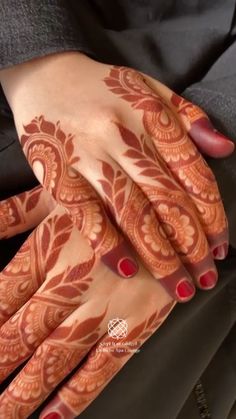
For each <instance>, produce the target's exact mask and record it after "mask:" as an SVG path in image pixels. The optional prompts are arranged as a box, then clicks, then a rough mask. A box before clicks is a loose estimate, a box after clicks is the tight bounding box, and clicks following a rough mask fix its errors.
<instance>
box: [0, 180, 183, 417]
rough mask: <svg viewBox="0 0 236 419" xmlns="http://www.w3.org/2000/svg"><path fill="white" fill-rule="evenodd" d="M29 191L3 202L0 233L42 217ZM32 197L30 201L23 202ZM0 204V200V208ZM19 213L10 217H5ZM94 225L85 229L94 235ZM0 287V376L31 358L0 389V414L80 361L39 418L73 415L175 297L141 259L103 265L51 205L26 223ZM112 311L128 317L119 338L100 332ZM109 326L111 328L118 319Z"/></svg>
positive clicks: (39, 398)
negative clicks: (136, 264) (126, 265)
mask: <svg viewBox="0 0 236 419" xmlns="http://www.w3.org/2000/svg"><path fill="white" fill-rule="evenodd" d="M38 193H39V189H38V188H36V189H35V190H33V191H31V192H28V193H25V194H21V195H19V196H17V197H14V198H11V201H8V203H9V206H8V208H9V217H8V218H7V217H6V210H5V224H4V225H5V231H4V235H5V237H10V236H12V235H13V234H14V229H15V232H20V231H23V230H26V229H27V227H28V226H29V224H28V220H29V219H30V220H31V221H30V226H32V222H33V219H34V222H35V223H37V222H38V220H39V219H40V218H44V216H45V208H44V206H42V201H43V200H44V199H45V202H47V200H48V196H47V193H46V194H44V192H43V191H42V195H41V196H39V197H38V199H36V200H35V195H36V194H38ZM33 200H34V203H35V202H36V201H37V204H36V205H30V204H29V203H30V202H31V203H32V201H33ZM12 201H14V205H12V208H13V207H14V208H15V212H14V211H13V210H11V209H10V204H12ZM22 202H23V205H22ZM26 203H28V205H27V204H26ZM50 205H52V203H51V204H50ZM3 206H4V207H6V201H3V202H1V204H0V212H1V209H2V208H3ZM18 215H19V217H18V220H19V221H18V223H19V224H17V223H16V221H15V222H13V223H12V221H13V219H14V218H15V219H16V218H17V216H18ZM27 215H29V217H27ZM20 217H21V220H20ZM7 219H8V221H9V225H7V222H6V220H7ZM100 222H102V221H100ZM13 224H14V226H13ZM97 226H98V224H95V225H93V226H92V227H91V231H93V233H94V234H98V233H95V232H98V229H97ZM2 230H3V229H2ZM2 234H3V233H2ZM0 294H1V306H0V325H1V327H0V381H1V382H2V381H4V379H5V378H6V377H7V376H8V375H9V374H10V373H11V372H12V371H14V370H15V368H17V366H19V365H21V364H22V362H24V361H26V360H28V359H29V358H30V357H31V358H30V359H29V360H28V362H27V363H26V365H25V366H24V368H23V369H22V370H21V371H20V372H19V373H18V375H17V376H16V378H15V379H14V380H12V382H11V384H10V385H9V386H8V387H7V389H6V390H5V391H4V392H3V393H2V394H1V396H0V417H4V418H6V419H13V418H14V419H23V418H26V417H28V416H29V415H30V414H31V413H32V412H33V411H34V410H35V409H36V408H37V407H38V406H39V405H40V404H41V403H42V402H43V400H45V399H46V398H47V397H48V395H49V394H50V393H51V392H52V391H53V389H55V387H56V386H57V385H58V384H59V383H60V382H61V380H63V379H64V377H66V376H67V375H68V374H69V373H70V372H71V371H72V370H74V368H76V367H77V366H78V364H79V363H80V362H81V361H82V364H81V366H80V368H79V369H78V370H77V371H76V372H74V375H73V376H72V377H71V378H70V379H69V380H68V381H67V382H66V383H65V384H63V386H61V387H60V389H59V390H58V392H57V394H56V396H55V397H54V399H53V400H52V401H51V402H50V404H49V405H48V406H47V407H46V409H44V411H43V412H42V414H41V417H45V416H47V415H48V414H50V413H51V412H56V413H57V414H59V417H61V418H67V419H68V418H73V417H75V416H77V415H78V414H80V413H81V412H82V411H83V410H84V409H85V408H86V407H87V406H88V404H90V403H91V402H92V400H94V398H96V397H97V395H98V394H99V393H100V392H101V391H102V390H103V388H104V387H105V386H106V385H107V384H108V383H109V381H110V380H111V379H112V377H113V376H114V375H115V374H117V372H118V371H119V370H120V369H121V368H122V367H123V366H124V364H125V363H126V362H127V361H128V360H129V359H130V357H131V356H132V355H133V354H134V353H135V351H136V350H137V349H138V348H140V346H141V345H142V344H143V343H144V342H145V340H147V339H148V337H149V336H151V334H152V333H154V332H155V331H156V330H157V329H158V327H159V326H160V325H161V324H162V322H163V321H164V320H165V318H166V317H167V315H168V314H169V313H170V311H171V310H172V309H173V307H174V305H175V302H174V301H173V299H171V297H170V296H169V294H168V293H167V292H166V291H165V289H164V288H163V287H162V286H161V284H160V283H159V282H157V281H155V280H154V278H153V277H152V276H151V275H150V274H149V273H148V271H147V270H145V269H144V267H143V266H142V264H141V262H140V269H139V272H138V274H137V275H136V276H135V277H134V278H123V279H121V278H120V277H119V276H118V275H117V274H115V273H113V272H111V271H110V269H109V268H108V267H106V265H105V264H104V263H103V262H102V260H101V258H100V257H98V256H97V255H96V252H95V250H94V248H92V246H91V245H89V244H88V242H87V241H86V239H85V238H83V236H82V235H81V233H80V231H79V229H78V228H77V226H76V225H75V224H74V222H73V219H72V217H71V216H70V215H69V214H68V213H67V212H66V211H65V210H64V209H63V208H62V207H60V206H55V208H54V209H53V210H52V212H51V213H50V214H49V215H48V216H47V217H46V218H44V220H43V221H42V222H41V224H40V225H39V226H38V227H36V228H35V230H34V231H33V232H32V233H31V235H30V236H29V238H28V239H27V241H26V242H25V243H24V245H23V246H22V248H21V249H20V250H19V252H18V253H17V255H16V256H15V257H14V259H13V260H12V261H11V262H10V263H9V265H8V266H7V267H6V268H5V269H4V271H3V272H2V273H1V275H0ZM113 319H121V320H125V321H126V322H127V325H128V332H127V335H125V336H123V337H121V338H119V339H118V340H117V339H115V338H114V337H112V336H110V335H109V334H108V323H109V322H111V321H113ZM113 330H115V331H116V330H117V332H118V331H119V324H118V326H117V320H116V321H115V325H114V326H113ZM9 348H10V350H9ZM107 348H108V349H107ZM86 355H88V358H86V359H84V358H85V356H86Z"/></svg>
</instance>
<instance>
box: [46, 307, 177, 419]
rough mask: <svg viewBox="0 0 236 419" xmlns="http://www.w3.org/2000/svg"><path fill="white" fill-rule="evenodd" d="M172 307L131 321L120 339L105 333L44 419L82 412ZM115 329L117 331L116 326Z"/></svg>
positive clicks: (52, 402)
mask: <svg viewBox="0 0 236 419" xmlns="http://www.w3.org/2000/svg"><path fill="white" fill-rule="evenodd" d="M172 308H173V303H167V304H166V305H165V306H164V307H163V308H162V309H161V310H160V311H159V310H157V311H154V312H153V313H151V314H150V315H149V316H148V317H147V318H146V319H145V320H144V321H143V322H141V323H139V324H138V325H137V324H132V323H134V322H132V323H131V322H128V326H129V329H130V331H129V333H128V334H127V336H126V337H123V338H120V339H119V340H115V339H114V338H112V337H111V336H108V335H105V336H104V337H103V338H102V339H101V340H100V341H99V342H98V343H97V344H96V345H95V347H94V348H93V349H92V351H91V352H90V353H89V356H88V358H87V360H86V361H85V362H84V364H83V365H82V366H81V367H80V368H79V369H78V371H77V372H75V374H74V375H73V376H72V377H71V378H70V379H69V380H68V382H67V383H66V384H64V385H63V386H62V388H61V389H60V390H59V391H58V392H57V395H56V396H55V397H54V398H53V400H52V401H51V402H50V403H49V404H48V405H47V407H46V408H45V409H44V410H43V411H42V412H41V414H40V419H47V418H49V417H50V414H52V413H54V414H55V417H56V414H58V417H60V418H61V417H62V418H67V419H73V418H75V417H77V416H78V415H80V414H81V413H82V412H83V411H84V410H85V409H86V407H87V406H88V405H89V404H90V403H91V402H92V401H93V400H95V399H96V397H97V396H98V395H99V394H100V393H101V392H102V390H103V389H104V388H105V387H106V386H107V385H108V383H109V382H110V381H111V380H112V378H113V377H114V376H115V375H116V374H117V373H118V372H119V371H120V370H121V368H122V367H123V366H124V365H125V364H126V363H127V362H128V360H129V359H130V358H131V357H132V356H133V354H134V353H135V352H136V351H137V350H139V348H140V347H141V346H142V345H143V344H144V342H145V341H146V340H147V339H148V338H149V337H150V336H151V335H152V334H153V333H154V332H155V331H156V330H157V329H158V328H159V327H160V325H161V324H162V323H163V321H164V320H165V319H166V317H167V315H168V314H169V313H170V311H171V310H172ZM130 323H131V324H130ZM118 327H119V324H118ZM114 328H115V326H114ZM113 332H116V330H115V329H113ZM114 335H115V333H114Z"/></svg>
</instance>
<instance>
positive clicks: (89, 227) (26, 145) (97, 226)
mask: <svg viewBox="0 0 236 419" xmlns="http://www.w3.org/2000/svg"><path fill="white" fill-rule="evenodd" d="M24 131H25V134H24V135H22V136H21V144H22V146H23V150H24V152H25V155H26V157H27V159H28V161H29V163H30V165H31V167H32V168H33V170H34V171H35V174H36V176H37V177H38V179H39V181H40V182H41V183H42V184H43V186H44V188H45V189H46V190H48V191H49V192H50V193H51V194H52V195H53V197H54V199H55V200H56V202H58V203H59V204H60V205H62V206H63V207H64V208H66V209H67V211H68V212H69V214H70V215H71V216H72V218H73V222H74V223H75V225H76V226H77V228H78V229H79V231H80V232H81V234H82V235H83V237H85V238H86V239H87V240H88V242H89V244H90V245H91V246H92V248H93V249H94V251H95V253H96V255H97V257H99V258H100V257H102V258H103V261H104V263H105V264H107V266H109V268H110V269H111V270H113V271H115V272H116V273H117V274H118V275H121V276H123V277H132V276H134V275H135V274H136V273H137V271H138V266H137V263H136V261H135V260H134V257H133V256H132V254H131V252H130V250H129V248H128V246H127V245H126V243H125V242H124V240H123V238H122V237H121V236H120V234H119V233H118V232H117V230H116V229H115V228H114V226H113V225H112V224H111V222H110V221H109V219H108V217H107V215H106V212H105V209H104V207H103V204H102V202H101V200H100V199H99V197H98V195H97V193H96V192H95V190H94V189H93V187H92V186H91V185H90V184H89V182H88V181H87V180H86V179H85V178H84V177H83V176H82V175H81V174H80V173H79V172H78V170H76V165H77V163H78V162H79V160H80V157H79V156H77V155H75V153H74V136H73V135H72V134H68V135H66V134H65V133H64V131H62V129H61V126H60V122H59V121H58V122H57V123H56V124H54V123H52V122H49V121H46V120H45V119H44V117H43V116H40V117H39V118H35V119H33V120H32V121H31V123H30V124H28V125H26V126H24ZM118 253H119V255H120V258H119V260H117V258H115V257H112V255H115V254H118Z"/></svg>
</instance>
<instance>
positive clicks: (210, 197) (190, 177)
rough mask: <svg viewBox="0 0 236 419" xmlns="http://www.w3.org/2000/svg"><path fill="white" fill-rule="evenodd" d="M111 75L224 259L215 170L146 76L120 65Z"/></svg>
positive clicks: (224, 236) (224, 222)
mask: <svg viewBox="0 0 236 419" xmlns="http://www.w3.org/2000/svg"><path fill="white" fill-rule="evenodd" d="M111 74H112V77H111V78H115V79H116V83H118V82H119V83H120V85H121V87H122V89H123V91H122V92H124V91H125V89H126V91H127V92H129V95H128V98H127V96H126V95H125V94H123V93H122V95H121V96H122V98H123V99H124V100H128V101H129V103H132V107H133V108H135V109H136V110H137V111H138V110H140V111H141V112H142V124H143V127H144V128H145V131H146V134H148V135H149V137H151V138H152V140H153V142H154V144H155V146H156V149H157V152H158V155H160V156H161V158H162V159H163V160H164V161H165V163H166V165H167V166H168V168H169V169H170V170H171V173H173V174H174V176H175V178H177V180H178V182H179V183H180V185H181V186H182V187H183V188H184V189H185V191H186V192H187V194H188V196H189V197H190V199H191V200H192V201H193V203H194V205H195V208H196V210H197V214H198V217H199V220H200V222H201V224H202V226H203V229H204V232H205V234H206V235H207V238H208V241H209V244H210V247H211V250H212V251H213V253H216V254H217V252H218V249H220V250H221V258H222V252H224V249H226V248H227V246H228V228H227V220H226V216H225V213H224V208H223V205H222V202H221V198H220V194H219V190H218V187H217V183H216V180H215V177H214V175H213V173H212V172H211V170H210V169H209V167H208V166H207V165H206V163H205V161H204V159H203V158H202V156H201V155H200V154H199V152H198V151H197V149H196V148H195V147H194V145H193V143H192V142H191V141H190V139H189V137H188V135H187V133H186V130H185V128H184V127H183V126H182V125H181V124H180V123H179V121H178V117H177V115H176V114H175V113H174V112H173V107H172V108H171V107H170V106H169V103H168V102H166V100H165V99H164V98H163V97H162V96H161V95H160V94H159V93H158V90H157V89H155V90H153V89H152V88H151V87H150V86H149V85H148V86H147V83H146V81H145V80H144V78H143V76H141V75H140V74H139V73H137V72H135V71H133V70H131V69H126V68H124V67H121V68H120V69H119V71H118V70H117V71H116V74H115V75H114V73H111ZM107 79H109V78H107ZM111 90H112V89H111ZM131 93H132V94H131ZM134 93H135V95H134ZM118 94H120V91H119V93H118ZM223 256H225V254H224V255H223ZM217 257H218V256H217ZM204 282H205V280H204ZM208 282H212V281H211V280H209V281H208Z"/></svg>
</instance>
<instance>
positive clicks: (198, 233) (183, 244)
mask: <svg viewBox="0 0 236 419" xmlns="http://www.w3.org/2000/svg"><path fill="white" fill-rule="evenodd" d="M116 125H117V128H118V130H119V133H120V137H121V139H122V142H123V144H122V143H119V145H118V146H117V147H116V149H119V150H121V156H122V157H121V159H120V160H122V159H123V158H124V156H125V157H126V160H125V168H126V172H127V173H128V174H129V176H130V177H132V179H133V181H134V182H135V184H136V185H139V187H140V188H141V189H142V191H143V192H144V194H145V195H146V197H147V199H148V201H149V202H151V203H152V206H153V208H154V209H155V211H156V214H157V218H158V220H159V221H160V225H161V227H162V229H163V230H164V232H165V234H166V237H167V239H168V240H169V241H170V243H171V244H172V248H173V249H174V250H175V251H176V253H177V254H178V256H179V258H180V260H181V261H182V263H183V264H184V265H185V267H187V269H188V271H189V272H190V274H191V276H192V277H193V278H194V279H195V281H196V284H197V285H198V286H199V287H200V288H204V289H208V288H212V287H213V285H215V284H216V281H217V270H216V267H215V264H214V262H213V258H212V255H211V253H210V250H209V246H208V243H207V240H206V236H205V233H204V231H203V229H202V226H201V224H200V222H199V219H198V216H197V214H196V211H195V207H194V205H193V203H192V201H191V200H190V199H189V198H188V195H187V194H186V192H185V191H184V190H183V189H182V188H181V187H180V186H179V184H178V183H177V182H176V181H175V179H174V178H173V176H172V174H171V172H170V171H169V170H168V169H167V167H166V166H165V164H164V163H162V162H161V164H160V157H159V156H158V155H157V153H156V151H155V148H153V147H152V143H151V142H150V141H149V138H145V141H142V137H140V138H139V137H138V136H136V135H135V133H134V131H131V130H129V129H128V128H126V127H124V126H123V125H121V124H116ZM134 125H135V124H133V126H134ZM136 125H137V124H136ZM113 138H114V137H113ZM131 138H132V142H131V141H130V139H131ZM110 151H111V152H112V150H110ZM120 164H121V161H120ZM123 164H124V163H123ZM157 222H158V221H157ZM144 230H145V233H146V234H147V232H148V233H149V234H150V230H151V229H150V226H149V228H148V227H147V225H146V226H145V227H144ZM148 230H149V231H148ZM152 230H153V228H152ZM146 237H147V236H146ZM162 249H164V246H163V245H162ZM159 260H160V257H159ZM206 278H207V279H206ZM206 282H207V283H206Z"/></svg>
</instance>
